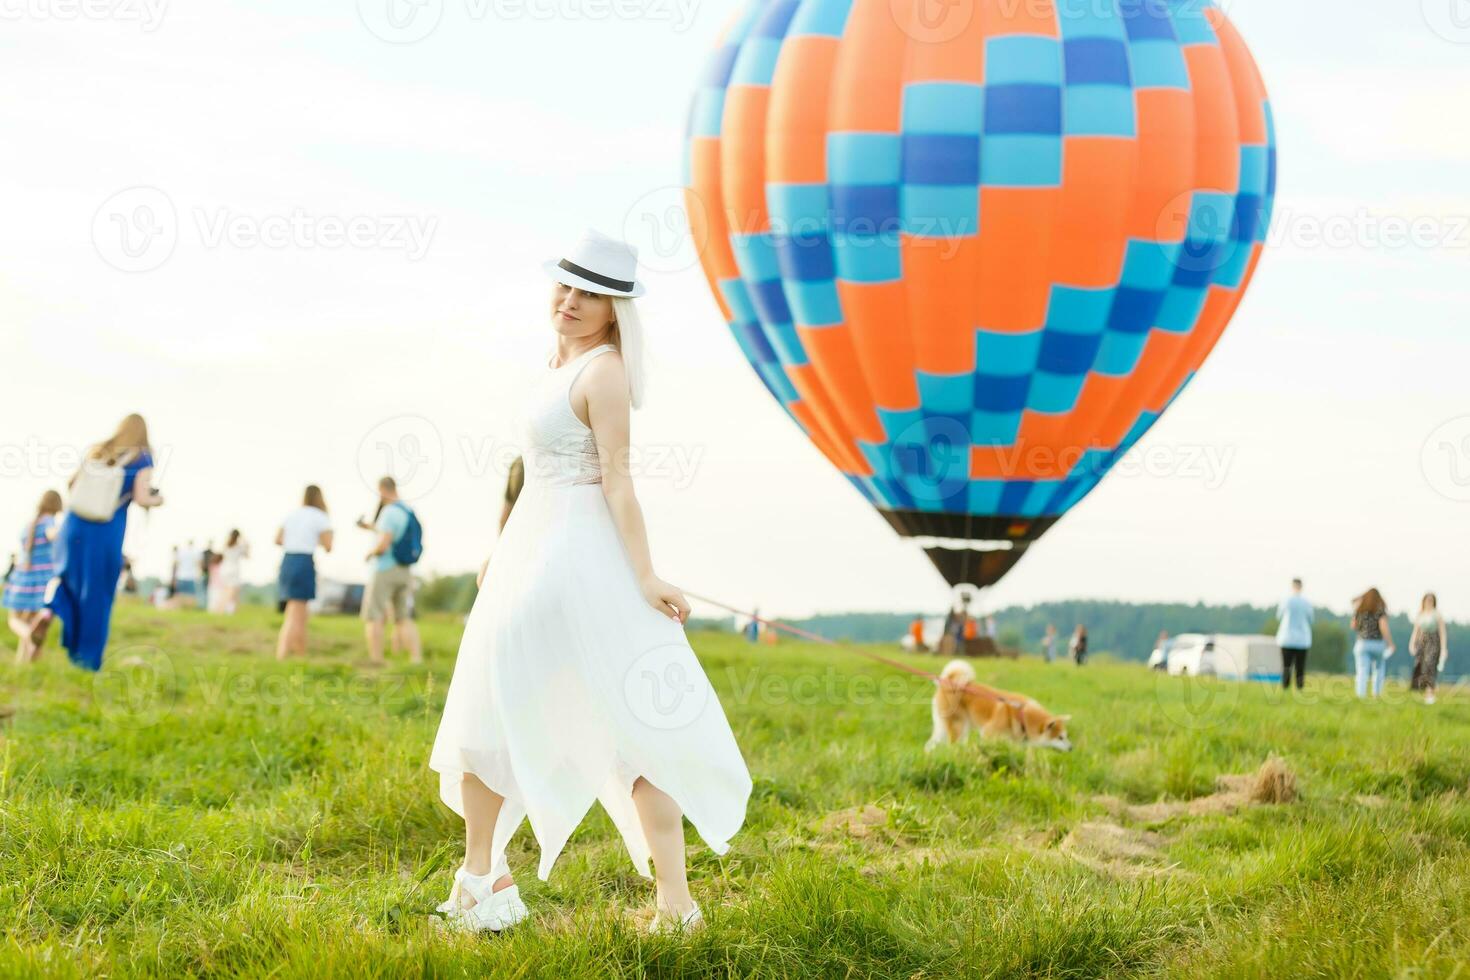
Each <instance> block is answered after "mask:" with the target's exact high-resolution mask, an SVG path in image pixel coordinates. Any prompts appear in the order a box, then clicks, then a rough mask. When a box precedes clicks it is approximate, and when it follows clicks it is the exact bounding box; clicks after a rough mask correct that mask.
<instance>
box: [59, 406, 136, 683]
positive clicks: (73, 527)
mask: <svg viewBox="0 0 1470 980" xmlns="http://www.w3.org/2000/svg"><path fill="white" fill-rule="evenodd" d="M152 477H153V454H152V451H151V450H150V448H149V445H148V426H147V424H146V423H145V422H144V421H143V417H142V416H141V415H136V414H135V415H129V416H128V417H127V418H125V419H123V420H122V423H121V424H120V425H118V427H117V431H116V432H114V433H113V434H112V435H111V436H109V437H108V438H107V439H106V440H104V441H102V442H100V443H98V444H97V445H95V446H93V447H92V448H91V449H89V450H88V451H87V454H86V457H85V458H84V459H83V460H82V465H81V468H80V469H78V470H77V472H76V474H75V475H74V476H73V477H72V478H71V483H70V487H69V489H70V493H69V495H68V498H67V511H66V517H65V520H63V522H62V525H61V534H60V536H59V537H58V539H57V554H56V563H57V568H56V577H55V578H53V579H52V580H51V585H50V587H49V588H48V589H47V595H46V609H45V610H44V611H43V612H42V613H41V615H40V616H39V617H38V618H37V621H36V626H35V629H34V631H33V632H32V634H31V641H32V643H34V644H36V645H37V646H39V645H40V643H41V642H42V641H44V640H45V636H46V630H47V628H48V626H49V625H50V622H51V617H52V616H53V615H54V616H58V617H60V619H61V645H62V646H64V647H65V648H66V652H67V655H68V656H70V657H71V660H72V663H74V664H76V665H77V666H79V667H85V668H86V669H88V670H99V669H101V667H102V651H103V649H104V648H105V647H106V646H107V634H108V631H109V629H110V628H111V625H112V600H113V597H114V596H116V595H117V583H118V578H119V577H120V576H121V575H122V565H123V557H122V549H123V537H124V535H125V534H126V533H127V529H128V504H130V503H132V504H137V505H138V506H139V507H157V506H158V505H159V504H161V503H163V498H162V497H161V496H159V495H158V494H157V493H156V492H154V490H153V483H152Z"/></svg>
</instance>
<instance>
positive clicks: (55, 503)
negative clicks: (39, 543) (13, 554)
mask: <svg viewBox="0 0 1470 980" xmlns="http://www.w3.org/2000/svg"><path fill="white" fill-rule="evenodd" d="M61 508H62V503H61V494H59V493H57V492H56V491H55V490H47V491H46V492H45V493H43V494H41V502H40V503H39V504H37V505H36V516H35V519H34V520H32V521H31V527H30V530H28V531H27V532H26V547H25V556H26V560H27V561H29V560H30V557H31V549H32V548H34V547H35V546H36V527H37V525H39V524H40V523H41V518H43V517H46V516H48V515H50V514H60V513H61Z"/></svg>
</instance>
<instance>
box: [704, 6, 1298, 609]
mask: <svg viewBox="0 0 1470 980" xmlns="http://www.w3.org/2000/svg"><path fill="white" fill-rule="evenodd" d="M1275 146H1276V141H1275V134H1274V129H1273V124H1272V119H1271V109H1270V105H1269V103H1268V101H1267V97H1266V91H1265V86H1264V84H1263V83H1262V80H1261V77H1260V73H1259V72H1258V71H1257V69H1256V66H1255V63H1254V62H1253V60H1252V59H1251V56H1250V53H1249V51H1248V50H1247V49H1246V46H1245V43H1244V41H1243V40H1242V39H1241V37H1240V35H1239V33H1238V32H1237V31H1236V29H1235V27H1234V26H1233V25H1232V24H1231V23H1230V21H1229V20H1228V19H1227V18H1226V17H1225V15H1224V13H1223V12H1222V11H1221V10H1220V9H1219V8H1218V7H1217V6H1216V5H1215V4H1214V3H1213V2H1211V0H1020V2H1018V0H956V2H953V3H948V4H935V3H932V2H928V0H752V2H751V3H749V4H748V5H747V6H746V7H745V8H744V9H743V10H742V11H741V12H740V13H739V14H738V15H737V16H736V17H735V18H734V19H733V20H732V22H731V23H730V24H729V25H728V26H727V28H726V29H725V31H724V34H723V38H722V41H721V43H720V44H719V46H718V48H717V49H716V50H715V52H714V54H713V55H712V56H711V58H710V59H709V62H708V65H707V67H706V69H705V72H704V76H703V77H702V79H700V82H699V86H698V89H697V91H696V92H695V95H694V99H693V103H692V105H691V106H690V112H689V120H688V139H687V142H686V146H685V160H684V186H685V188H686V190H685V204H686V208H687V211H688V215H689V221H690V227H691V231H692V233H693V235H694V239H695V242H696V245H697V247H698V248H699V252H700V261H701V264H702V266H703V269H704V272H705V275H706V277H707V278H708V280H709V284H710V288H711V290H712V291H713V293H714V296H715V299H716V302H717V303H718V305H719V307H720V310H721V312H722V313H723V315H724V317H725V319H726V321H727V322H728V323H729V326H730V330H731V332H732V333H733V335H734V338H735V340H736V342H737V344H738V345H739V347H740V349H741V351H742V352H743V353H744V355H745V357H746V358H747V359H748V360H749V361H750V364H751V366H752V367H753V368H754V369H755V371H756V373H757V374H758V375H759V377H760V379H761V381H762V382H763V383H764V384H765V386H766V388H767V389H768V390H769V391H770V392H771V394H772V395H773V396H774V397H775V398H776V400H777V401H778V402H779V403H780V404H781V406H782V407H783V408H784V409H785V410H786V412H787V413H788V414H789V415H790V416H791V417H792V418H793V419H794V420H795V421H796V423H797V424H798V425H799V426H801V428H802V429H803V431H805V432H806V434H807V435H808V436H809V437H810V438H811V440H812V442H813V443H814V444H815V445H816V446H817V447H818V449H820V450H821V452H822V453H823V454H824V455H826V457H827V458H828V459H829V460H831V462H832V463H833V464H834V465H835V466H836V467H837V468H838V469H839V470H841V472H842V473H843V474H845V475H846V476H847V478H848V479H849V480H850V481H851V482H852V484H853V485H854V486H855V487H856V488H857V489H858V491H859V492H861V493H862V494H863V495H864V496H865V497H866V498H867V499H868V500H869V501H870V502H871V503H872V504H873V505H874V506H875V507H877V508H878V509H879V511H881V512H882V513H883V514H884V515H885V516H886V517H887V518H888V519H889V521H890V523H892V524H893V526H894V527H895V528H896V529H897V530H899V531H900V532H901V533H903V534H908V535H917V536H924V537H933V538H961V539H966V540H971V541H974V540H993V541H1000V542H1010V546H1011V548H1012V549H1013V550H1014V551H1015V557H1016V558H1018V557H1019V554H1020V550H1021V549H1023V548H1024V546H1025V545H1026V544H1027V543H1029V542H1030V541H1033V540H1035V538H1036V537H1037V536H1038V535H1040V534H1041V533H1042V532H1043V531H1045V530H1046V529H1047V528H1048V527H1050V526H1051V524H1052V523H1053V522H1054V521H1055V520H1056V519H1057V518H1059V517H1060V516H1061V515H1062V514H1064V513H1066V512H1067V510H1068V509H1069V508H1071V507H1073V506H1074V505H1075V504H1076V503H1077V502H1078V501H1079V500H1081V499H1082V498H1083V497H1084V496H1085V495H1086V494H1087V493H1088V491H1090V490H1091V489H1092V488H1093V487H1094V486H1096V485H1097V483H1098V481H1099V480H1101V479H1102V477H1103V476H1104V475H1105V474H1106V473H1107V472H1108V470H1109V469H1110V468H1111V467H1112V466H1113V465H1114V464H1115V463H1116V462H1117V460H1118V459H1119V458H1120V457H1121V456H1122V455H1123V454H1124V453H1126V452H1127V451H1128V450H1129V448H1130V447H1132V446H1133V444H1134V443H1135V442H1137V440H1138V439H1139V438H1140V437H1141V436H1142V435H1143V434H1144V433H1145V432H1147V431H1148V429H1149V427H1150V426H1151V425H1152V424H1153V423H1154V422H1155V421H1156V420H1157V419H1158V418H1159V416H1160V414H1161V413H1162V412H1163V411H1164V410H1165V409H1166V408H1167V407H1168V406H1169V404H1170V402H1171V401H1172V400H1173V399H1174V398H1175V397H1177V396H1178V394H1179V392H1180V391H1181V390H1182V389H1183V388H1184V386H1185V385H1187V384H1188V383H1189V381H1190V379H1191V378H1192V377H1193V376H1194V374H1195V372H1196V371H1197V370H1198V369H1199V367H1200V365H1201V364H1202V363H1203V361H1204V359H1205V357H1206V356H1207V355H1208V354H1209V352H1210V350H1211V349H1212V348H1213V347H1214V345H1215V342H1216V341H1217V340H1218V339H1219V337H1220V335H1221V333H1222V332H1223V331H1224V329H1225V326H1226V324H1227V323H1228V322H1229V321H1230V319H1231V316H1232V315H1233V314H1234V312H1235V309H1236V306H1237V305H1238V304H1239V302H1240V300H1241V297H1242V296H1243V295H1244V292H1245V289H1246V286H1247V285H1248V284H1249V282H1250V280H1251V276H1252V274H1253V272H1254V271H1255V267H1256V263H1257V262H1258V261H1259V259H1260V256H1261V251H1262V248H1263V247H1264V242H1265V238H1266V231H1267V228H1268V225H1269V220H1270V213H1271V207H1272V203H1273V197H1274V193H1275V184H1276V149H1275ZM931 555H932V552H931ZM1013 560H1014V559H1013ZM936 563H939V564H940V567H941V570H942V571H944V572H945V574H946V576H947V577H950V578H951V580H952V581H953V580H954V577H955V575H960V574H963V575H964V576H965V578H964V579H963V580H965V581H973V582H977V584H982V585H983V584H989V583H988V582H984V581H978V579H977V575H976V574H975V570H974V569H973V568H971V567H965V568H964V569H963V571H962V572H961V571H955V572H954V574H951V571H950V570H949V569H946V567H945V566H944V565H943V564H942V563H940V562H939V560H938V558H936ZM1001 566H1004V567H1001ZM1008 567H1009V564H1008V563H1006V562H1000V563H999V565H996V566H995V567H994V568H991V569H990V570H988V571H985V572H984V573H982V575H981V577H989V578H992V579H993V578H995V577H998V575H997V574H996V572H997V570H998V574H1004V571H1005V569H1006V568H1008Z"/></svg>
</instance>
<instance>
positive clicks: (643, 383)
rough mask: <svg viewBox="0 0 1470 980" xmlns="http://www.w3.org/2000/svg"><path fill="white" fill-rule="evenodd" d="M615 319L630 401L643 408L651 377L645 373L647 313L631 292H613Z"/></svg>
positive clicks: (614, 329)
mask: <svg viewBox="0 0 1470 980" xmlns="http://www.w3.org/2000/svg"><path fill="white" fill-rule="evenodd" d="M612 308H613V321H612V323H611V324H609V326H608V331H609V333H610V334H611V337H612V341H611V342H612V344H613V346H615V347H617V349H618V353H619V354H621V355H622V356H623V371H624V372H625V373H626V374H627V375H628V403H629V404H630V405H632V406H633V407H634V408H642V407H643V401H644V393H645V390H646V387H647V379H646V376H645V373H644V359H643V352H644V343H643V317H642V316H641V315H640V314H639V313H638V306H637V304H635V303H634V302H633V298H632V297H631V296H613V297H612Z"/></svg>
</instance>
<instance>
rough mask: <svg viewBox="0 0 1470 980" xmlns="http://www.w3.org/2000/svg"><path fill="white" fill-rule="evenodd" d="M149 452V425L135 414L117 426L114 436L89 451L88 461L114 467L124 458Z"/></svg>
mask: <svg viewBox="0 0 1470 980" xmlns="http://www.w3.org/2000/svg"><path fill="white" fill-rule="evenodd" d="M149 451H150V450H149V446H148V423H147V422H144V421H143V416H141V415H139V414H138V413H137V412H134V413H133V414H131V415H128V416H126V417H125V418H124V419H123V420H122V421H121V422H119V423H118V424H117V430H116V431H115V432H113V433H112V435H110V436H108V437H107V438H106V439H104V440H102V441H101V442H99V443H97V445H95V446H93V447H92V448H91V449H89V450H87V459H89V460H98V461H100V462H103V463H106V464H107V465H108V466H112V465H113V464H114V463H116V462H118V461H119V460H120V459H122V458H123V457H124V456H127V457H128V458H132V456H134V455H141V454H142V453H145V452H149Z"/></svg>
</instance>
